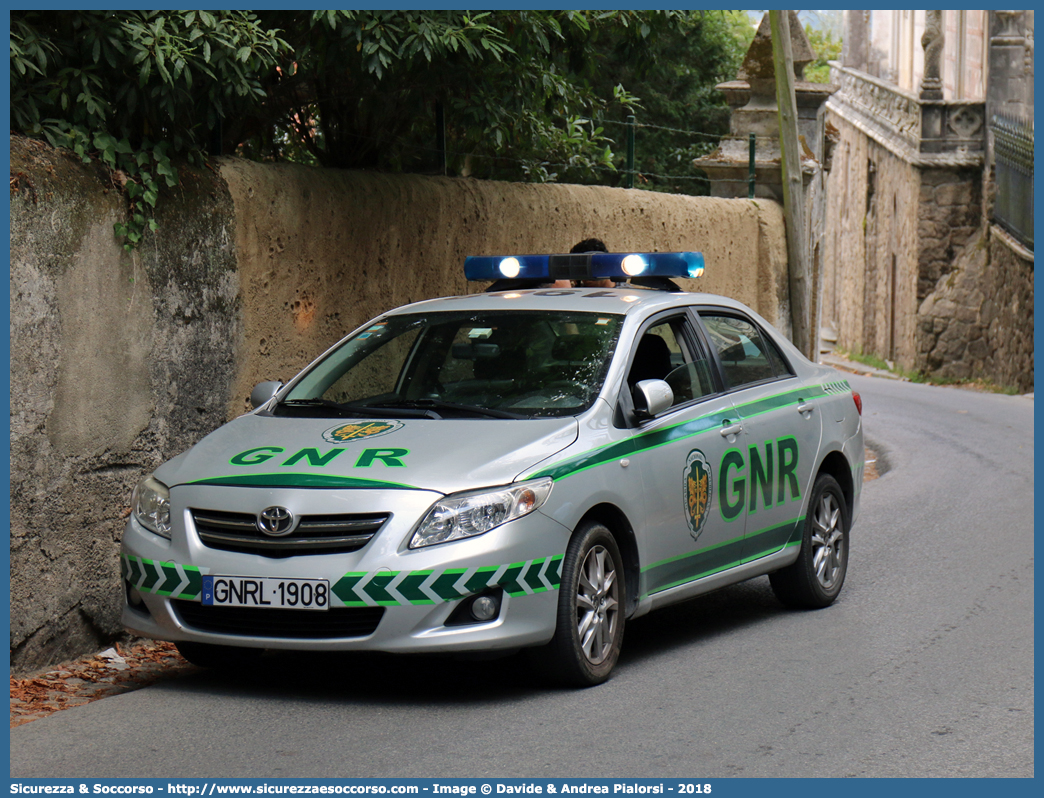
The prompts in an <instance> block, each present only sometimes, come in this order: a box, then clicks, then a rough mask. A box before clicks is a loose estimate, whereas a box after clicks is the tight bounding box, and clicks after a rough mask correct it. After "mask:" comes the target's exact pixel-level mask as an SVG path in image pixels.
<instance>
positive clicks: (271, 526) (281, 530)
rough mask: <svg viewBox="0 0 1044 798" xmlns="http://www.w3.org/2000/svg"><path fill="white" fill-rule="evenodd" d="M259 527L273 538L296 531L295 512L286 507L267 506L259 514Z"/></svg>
mask: <svg viewBox="0 0 1044 798" xmlns="http://www.w3.org/2000/svg"><path fill="white" fill-rule="evenodd" d="M257 528H258V529H260V530H261V531H262V532H264V533H265V534H266V535H269V536H271V537H273V538H280V537H282V536H283V535H289V534H290V533H291V532H293V531H294V514H293V513H292V512H290V511H289V510H287V509H286V508H285V507H266V508H265V509H264V510H262V511H261V512H260V513H258V514H257Z"/></svg>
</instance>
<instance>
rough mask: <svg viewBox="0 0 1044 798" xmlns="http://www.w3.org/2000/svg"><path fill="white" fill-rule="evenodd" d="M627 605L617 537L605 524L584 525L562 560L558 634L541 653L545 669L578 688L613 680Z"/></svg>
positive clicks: (572, 540)
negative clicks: (624, 609)
mask: <svg viewBox="0 0 1044 798" xmlns="http://www.w3.org/2000/svg"><path fill="white" fill-rule="evenodd" d="M623 608H624V569H623V558H622V557H621V556H620V548H619V546H617V545H616V539H615V538H614V537H613V535H612V533H611V532H610V531H609V530H608V529H607V528H606V527H604V526H602V525H601V524H596V523H587V524H584V525H582V526H580V527H579V528H578V529H577V530H576V532H575V533H574V534H573V537H572V539H571V540H570V541H569V548H568V549H567V550H566V556H565V560H564V561H563V565H562V583H561V586H560V588H559V595H558V618H557V625H556V628H555V636H554V637H553V638H552V639H551V642H550V643H549V644H548V645H547V646H545V647H544V648H542V649H539V650H538V652H537V653H538V656H539V657H540V658H541V660H542V663H541V664H542V665H543V667H544V670H545V671H547V672H548V674H549V675H550V676H551V677H552V678H553V679H554V680H555V681H558V682H562V683H565V684H569V685H572V686H576V687H590V686H592V685H596V684H601V683H602V682H604V681H605V680H606V679H608V678H609V674H610V673H612V670H613V667H614V666H615V665H616V661H617V659H618V658H619V656H620V649H621V647H622V646H623V633H624V613H623Z"/></svg>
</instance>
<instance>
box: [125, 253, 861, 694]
mask: <svg viewBox="0 0 1044 798" xmlns="http://www.w3.org/2000/svg"><path fill="white" fill-rule="evenodd" d="M702 271H703V260H702V257H701V256H700V255H699V253H653V254H650V253H625V254H617V253H588V254H581V255H551V256H548V255H543V256H508V257H498V258H469V259H468V262H467V263H466V273H467V274H468V276H469V278H471V279H476V280H486V281H488V280H495V282H493V284H492V285H491V286H490V288H489V289H488V290H487V291H486V292H485V293H479V294H474V295H468V296H461V297H450V298H444V299H435V300H430V301H426V302H418V303H416V304H412V305H407V306H405V307H402V308H398V309H396V310H393V311H391V312H389V313H386V314H384V315H382V316H380V317H378V318H377V319H375V320H373V321H371V322H369V323H367V324H366V325H364V326H363V327H361V328H360V329H358V330H356V331H355V332H354V333H352V334H351V335H349V336H348V337H347V338H345V339H344V340H343V341H341V342H340V343H338V344H337V345H336V346H334V347H333V348H332V349H330V350H329V351H328V352H326V353H325V354H323V355H322V356H321V357H320V358H319V359H318V360H316V361H315V362H314V363H312V364H311V365H310V366H308V367H307V368H306V369H305V370H304V371H302V372H301V373H300V374H299V375H298V376H297V377H295V378H294V379H293V380H291V381H290V382H289V383H288V384H287V385H285V386H283V385H279V384H278V383H262V385H260V386H258V388H257V389H255V392H254V396H253V399H254V403H255V407H256V409H255V410H254V411H253V412H251V413H248V414H246V415H244V416H242V417H240V418H237V419H236V420H234V421H232V422H231V423H229V424H226V425H225V426H223V427H221V428H220V429H218V430H217V431H215V432H213V433H211V434H210V435H208V436H207V437H205V438H204V439H203V440H201V441H200V442H199V443H198V444H196V445H195V446H194V447H192V448H191V449H190V450H189V451H187V452H185V453H184V454H181V455H180V456H178V457H175V458H174V459H173V460H170V461H169V462H167V463H165V464H164V465H162V466H161V467H160V468H158V469H157V470H156V472H155V473H154V474H152V475H150V476H149V477H147V478H146V479H145V480H143V481H142V482H141V484H140V485H139V486H138V487H137V489H136V490H135V492H134V496H133V499H132V507H133V512H132V513H131V516H130V518H129V520H128V523H127V527H126V531H125V533H124V536H123V544H122V552H121V567H122V574H123V583H124V592H125V598H126V602H125V606H124V610H123V618H122V620H123V624H124V625H125V626H126V628H127V629H128V630H130V631H131V632H133V633H135V634H138V635H142V636H145V637H152V638H157V639H163V640H172V641H174V642H175V643H176V644H177V647H178V649H179V650H180V651H181V653H182V654H183V655H184V656H185V657H186V658H187V659H189V660H190V661H192V662H195V663H197V664H201V665H206V666H232V665H237V664H240V663H244V662H246V661H247V660H248V658H249V657H251V656H254V655H256V654H257V653H258V652H259V651H260V650H263V649H299V650H331V649H336V650H353V649H354V650H378V651H387V652H469V651H493V650H502V651H509V650H513V649H518V648H528V649H530V652H531V653H532V654H533V655H534V657H535V658H536V660H537V661H538V663H540V664H541V665H542V666H543V667H544V668H545V669H546V670H547V672H549V673H550V674H552V675H554V676H555V677H556V678H557V679H558V680H560V681H563V682H566V683H571V684H575V685H591V684H597V683H600V682H602V681H604V680H605V679H607V678H608V677H609V675H610V672H611V671H612V669H613V666H614V665H615V664H616V661H617V658H618V656H619V654H620V649H621V645H622V643H623V636H624V626H625V623H626V621H628V620H630V619H633V618H637V617H639V616H641V615H644V614H645V613H647V612H649V611H650V610H653V609H656V608H657V607H662V606H665V605H668V604H673V603H675V602H678V601H683V600H685V599H688V598H692V597H693V596H698V595H700V594H703V593H707V592H708V591H711V590H715V589H717V588H720V587H722V586H725V585H730V584H733V583H736V582H740V581H743V580H746V579H750V578H752V577H756V576H760V575H764V574H768V575H769V579H770V581H771V585H772V589H773V590H774V591H775V593H776V595H777V596H778V597H779V599H780V600H781V601H782V602H783V603H784V604H786V605H789V606H794V607H824V606H826V605H828V604H830V603H831V602H832V601H834V599H835V598H836V597H837V595H838V593H839V592H840V591H841V586H842V584H843V582H844V579H845V571H846V568H847V565H848V545H849V534H850V531H851V528H852V524H853V522H854V520H855V517H856V515H857V511H858V508H859V496H860V491H861V488H862V475H863V459H864V455H863V451H864V450H863V430H862V424H861V418H860V415H861V411H862V408H861V402H860V398H859V395H858V394H856V393H854V392H853V391H852V389H851V388H850V387H849V385H848V383H847V382H846V381H845V380H844V379H843V378H842V377H841V376H840V375H839V374H838V373H837V372H835V371H833V370H832V369H830V368H826V367H823V366H819V365H816V364H813V363H811V362H809V361H808V360H807V359H806V358H804V357H803V356H802V355H801V354H800V353H799V352H798V350H797V349H796V348H795V347H793V346H792V345H791V344H790V343H789V342H788V341H787V340H786V339H785V338H783V337H782V336H780V335H779V333H777V332H776V331H775V330H773V329H772V327H770V326H769V325H768V324H767V323H766V322H765V320H764V319H762V318H761V317H760V316H758V315H757V314H756V313H754V312H752V311H751V310H750V309H749V308H747V307H745V306H744V305H742V304H740V303H738V302H735V301H732V300H730V299H727V298H724V297H720V296H714V295H710V294H699V293H685V292H683V291H680V290H678V289H677V286H676V285H675V284H674V283H673V281H672V280H671V278H672V277H692V276H698V275H699V274H701V273H702ZM607 280H608V281H611V284H614V287H611V288H605V287H600V285H598V284H597V283H595V282H594V281H598V282H599V283H601V284H603V285H604V284H605V282H606V281H607ZM556 281H557V282H556ZM559 285H565V286H576V287H558V286H559ZM585 286H592V287H585Z"/></svg>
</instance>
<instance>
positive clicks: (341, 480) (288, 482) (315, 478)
mask: <svg viewBox="0 0 1044 798" xmlns="http://www.w3.org/2000/svg"><path fill="white" fill-rule="evenodd" d="M188 484H189V485H233V486H236V487H242V488H371V489H374V490H419V488H417V487H416V486H415V485H403V484H400V483H398V482H383V481H381V480H377V479H359V478H358V477H338V476H333V475H330V474H237V475H235V476H228V477H209V478H208V479H197V480H195V481H194V482H189V483H188Z"/></svg>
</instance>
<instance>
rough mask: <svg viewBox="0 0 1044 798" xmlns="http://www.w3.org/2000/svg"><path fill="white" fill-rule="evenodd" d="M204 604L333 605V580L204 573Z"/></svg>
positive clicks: (302, 607)
mask: <svg viewBox="0 0 1044 798" xmlns="http://www.w3.org/2000/svg"><path fill="white" fill-rule="evenodd" d="M203 604H204V605H206V606H208V607H261V608H264V609H284V610H325V609H328V608H329V606H330V583H329V582H328V581H326V580H325V579H278V578H275V577H271V576H204V577H203Z"/></svg>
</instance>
